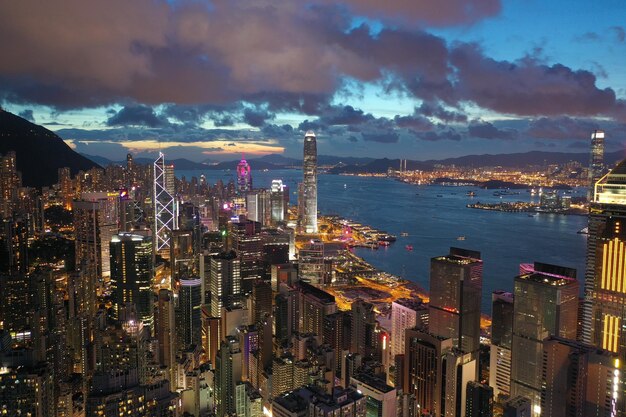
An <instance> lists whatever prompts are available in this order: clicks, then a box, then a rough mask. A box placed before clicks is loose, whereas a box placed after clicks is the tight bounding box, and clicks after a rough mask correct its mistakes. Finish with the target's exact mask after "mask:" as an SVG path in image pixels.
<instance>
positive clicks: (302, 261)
mask: <svg viewBox="0 0 626 417" xmlns="http://www.w3.org/2000/svg"><path fill="white" fill-rule="evenodd" d="M298 273H299V276H300V279H301V280H303V281H306V282H309V283H311V284H318V285H323V284H330V273H329V271H328V268H327V267H326V263H325V260H324V243H323V242H322V241H321V240H317V239H315V240H311V242H309V243H307V244H305V246H304V247H303V248H301V249H300V251H298Z"/></svg>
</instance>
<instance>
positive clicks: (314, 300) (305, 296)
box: [297, 282, 337, 336]
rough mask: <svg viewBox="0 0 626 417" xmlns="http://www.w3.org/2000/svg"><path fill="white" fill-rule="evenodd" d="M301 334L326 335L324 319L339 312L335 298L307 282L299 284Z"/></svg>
mask: <svg viewBox="0 0 626 417" xmlns="http://www.w3.org/2000/svg"><path fill="white" fill-rule="evenodd" d="M297 285H298V289H299V296H300V297H299V302H298V306H299V307H300V311H299V313H300V317H299V321H300V323H299V324H300V325H299V329H300V332H301V333H315V334H316V335H318V336H323V334H324V317H326V316H328V315H330V314H333V313H335V312H336V311H337V303H335V297H333V296H332V295H330V294H329V293H327V292H326V291H323V290H321V289H319V288H317V287H314V286H313V285H311V284H307V283H306V282H298V284H297Z"/></svg>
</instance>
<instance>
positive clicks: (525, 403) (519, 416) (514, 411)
mask: <svg viewBox="0 0 626 417" xmlns="http://www.w3.org/2000/svg"><path fill="white" fill-rule="evenodd" d="M531 415H532V414H531V404H530V400H529V399H528V398H526V397H522V396H521V395H518V396H517V397H514V398H511V399H510V400H508V401H507V402H505V403H504V407H503V413H502V417H530V416H531Z"/></svg>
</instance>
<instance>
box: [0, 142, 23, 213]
mask: <svg viewBox="0 0 626 417" xmlns="http://www.w3.org/2000/svg"><path fill="white" fill-rule="evenodd" d="M21 183H22V181H21V176H20V173H19V172H18V171H17V162H16V158H15V152H12V151H10V152H7V153H6V155H2V154H0V219H1V218H8V217H11V216H12V215H13V210H14V209H15V205H16V203H17V190H18V188H20V187H21Z"/></svg>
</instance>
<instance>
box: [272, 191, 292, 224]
mask: <svg viewBox="0 0 626 417" xmlns="http://www.w3.org/2000/svg"><path fill="white" fill-rule="evenodd" d="M288 198H289V194H287V199H288ZM287 204H288V203H287ZM270 207H271V218H272V224H277V223H282V222H284V221H285V211H286V210H285V186H284V185H283V181H282V180H272V187H271V188H270Z"/></svg>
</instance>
